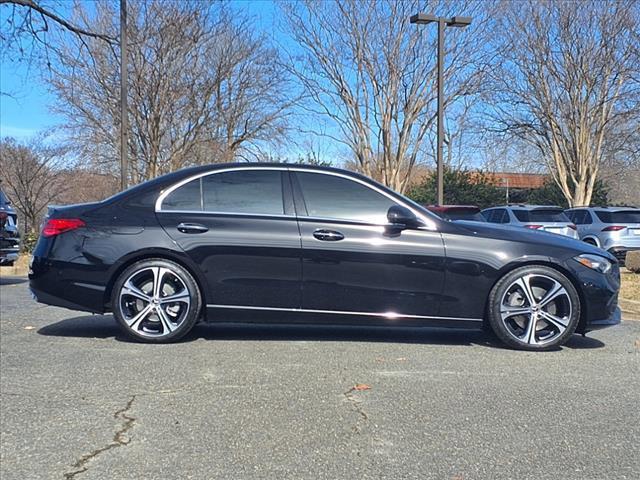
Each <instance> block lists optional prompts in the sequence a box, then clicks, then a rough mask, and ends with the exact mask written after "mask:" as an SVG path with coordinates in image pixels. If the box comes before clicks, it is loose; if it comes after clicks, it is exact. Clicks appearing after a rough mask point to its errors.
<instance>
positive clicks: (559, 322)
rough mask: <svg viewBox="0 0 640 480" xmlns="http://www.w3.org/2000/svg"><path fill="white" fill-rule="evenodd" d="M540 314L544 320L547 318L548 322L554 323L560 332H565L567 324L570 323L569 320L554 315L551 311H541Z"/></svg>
mask: <svg viewBox="0 0 640 480" xmlns="http://www.w3.org/2000/svg"><path fill="white" fill-rule="evenodd" d="M540 316H541V317H542V319H543V320H546V321H547V322H549V323H550V324H552V325H553V326H554V327H556V328H557V329H558V331H559V333H562V332H564V331H565V330H566V329H567V325H568V324H569V320H567V319H564V318H560V317H558V316H556V315H552V314H550V313H549V312H545V311H541V312H540Z"/></svg>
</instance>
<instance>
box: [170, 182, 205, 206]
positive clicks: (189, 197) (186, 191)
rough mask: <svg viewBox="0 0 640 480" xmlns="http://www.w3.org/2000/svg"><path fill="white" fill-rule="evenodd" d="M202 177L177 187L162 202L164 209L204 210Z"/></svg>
mask: <svg viewBox="0 0 640 480" xmlns="http://www.w3.org/2000/svg"><path fill="white" fill-rule="evenodd" d="M200 185H201V183H200V179H199V178H197V179H196V180H192V181H190V182H189V183H185V184H184V185H182V186H181V187H178V188H176V189H175V190H174V191H173V192H171V193H170V194H169V195H168V196H167V198H165V199H164V201H163V202H162V210H196V211H200V210H202V195H201V189H200Z"/></svg>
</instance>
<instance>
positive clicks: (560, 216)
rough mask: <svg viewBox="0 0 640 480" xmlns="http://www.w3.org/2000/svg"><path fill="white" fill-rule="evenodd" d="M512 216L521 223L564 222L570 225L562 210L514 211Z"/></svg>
mask: <svg viewBox="0 0 640 480" xmlns="http://www.w3.org/2000/svg"><path fill="white" fill-rule="evenodd" d="M513 214H514V215H515V216H516V218H517V219H518V220H520V221H521V222H525V223H529V222H564V223H571V220H569V217H567V216H566V215H565V213H564V212H563V211H562V210H559V209H557V208H547V209H536V210H514V211H513Z"/></svg>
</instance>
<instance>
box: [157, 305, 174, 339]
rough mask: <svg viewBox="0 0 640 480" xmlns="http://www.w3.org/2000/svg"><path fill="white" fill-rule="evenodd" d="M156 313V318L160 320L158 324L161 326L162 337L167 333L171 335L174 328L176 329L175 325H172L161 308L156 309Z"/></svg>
mask: <svg viewBox="0 0 640 480" xmlns="http://www.w3.org/2000/svg"><path fill="white" fill-rule="evenodd" d="M156 313H157V314H158V318H159V319H160V323H161V324H162V330H163V332H162V334H163V335H164V334H167V333H171V332H173V331H174V330H175V329H176V328H178V326H177V325H174V324H173V323H172V322H171V319H170V318H169V316H168V315H167V312H165V311H164V309H163V308H162V307H156Z"/></svg>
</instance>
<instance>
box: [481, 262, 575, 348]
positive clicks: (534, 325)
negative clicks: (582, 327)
mask: <svg viewBox="0 0 640 480" xmlns="http://www.w3.org/2000/svg"><path fill="white" fill-rule="evenodd" d="M488 313H489V318H488V320H489V323H490V325H491V328H492V329H493V331H494V332H495V334H496V335H497V336H498V338H499V339H500V340H502V341H503V342H504V343H506V344H507V345H509V346H511V347H514V348H518V349H522V350H549V349H552V348H556V347H558V346H560V345H562V344H564V343H565V342H566V341H567V340H568V339H569V337H571V335H573V333H574V332H575V330H576V327H577V325H578V321H579V319H580V298H579V296H578V292H577V291H576V289H575V287H574V286H573V284H572V283H571V281H570V280H569V279H568V278H567V277H566V276H564V275H563V274H562V273H560V272H559V271H557V270H555V269H553V268H550V267H546V266H541V265H540V266H526V267H521V268H518V269H516V270H513V271H512V272H509V273H508V274H506V275H505V276H504V277H503V278H502V279H500V280H499V281H498V283H497V284H496V285H495V286H494V287H493V290H492V291H491V294H490V296H489V312H488Z"/></svg>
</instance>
